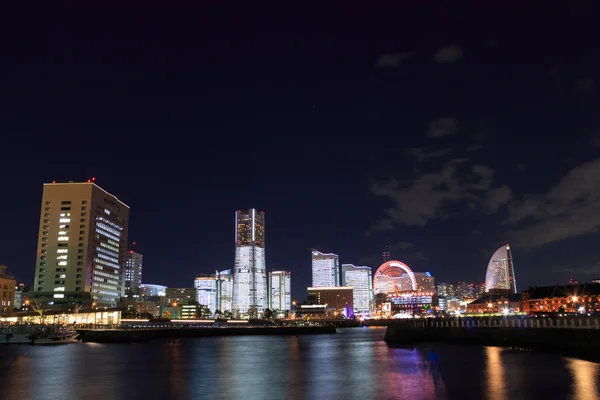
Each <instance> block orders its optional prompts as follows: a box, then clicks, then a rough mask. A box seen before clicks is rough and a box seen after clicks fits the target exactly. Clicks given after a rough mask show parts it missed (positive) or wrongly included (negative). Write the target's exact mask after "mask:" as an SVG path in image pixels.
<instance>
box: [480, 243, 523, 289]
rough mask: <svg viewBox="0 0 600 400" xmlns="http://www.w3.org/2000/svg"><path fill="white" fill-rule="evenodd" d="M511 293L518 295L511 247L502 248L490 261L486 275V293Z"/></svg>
mask: <svg viewBox="0 0 600 400" xmlns="http://www.w3.org/2000/svg"><path fill="white" fill-rule="evenodd" d="M490 290H491V291H498V290H502V291H509V292H510V293H517V281H516V279H515V267H514V265H513V258H512V253H511V251H510V246H509V245H508V244H506V245H505V246H502V247H500V248H499V249H498V250H496V252H495V253H494V255H493V256H492V259H491V260H490V262H489V264H488V267H487V272H486V274H485V291H486V292H489V291H490Z"/></svg>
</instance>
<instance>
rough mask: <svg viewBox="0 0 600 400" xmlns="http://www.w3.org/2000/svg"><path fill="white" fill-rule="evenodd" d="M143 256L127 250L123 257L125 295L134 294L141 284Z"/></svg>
mask: <svg viewBox="0 0 600 400" xmlns="http://www.w3.org/2000/svg"><path fill="white" fill-rule="evenodd" d="M143 260H144V256H143V255H141V254H140V253H136V252H135V251H133V250H129V252H127V253H126V256H125V293H127V294H129V293H132V292H135V291H136V290H137V289H139V288H140V286H141V284H142V264H143Z"/></svg>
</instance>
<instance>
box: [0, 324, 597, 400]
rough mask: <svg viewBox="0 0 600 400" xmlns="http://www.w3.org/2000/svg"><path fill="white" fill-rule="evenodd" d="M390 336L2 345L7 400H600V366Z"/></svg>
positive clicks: (358, 331) (1, 377) (362, 332)
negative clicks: (396, 340)
mask: <svg viewBox="0 0 600 400" xmlns="http://www.w3.org/2000/svg"><path fill="white" fill-rule="evenodd" d="M384 333H385V328H352V329H342V330H339V333H338V334H336V335H315V336H300V337H285V336H277V337H268V336H255V337H252V336H240V337H223V338H207V339H188V340H173V341H156V342H149V343H139V344H127V345H123V344H106V345H104V344H94V343H77V344H70V345H63V346H55V347H39V346H37V347H34V346H15V345H11V346H6V345H4V346H0V399H2V400H9V399H10V400H13V399H15V400H29V399H44V400H54V399H60V400H67V399H84V400H95V399H102V400H109V399H127V400H134V399H161V400H162V399H311V400H312V399H327V400H328V399H360V400H366V399H461V400H462V399H494V400H501V399H542V400H545V399H548V400H555V399H556V400H558V399H582V400H593V399H598V398H600V396H599V391H598V378H599V373H600V364H595V363H590V362H587V361H581V360H575V359H567V358H560V357H554V356H548V355H543V354H537V353H532V352H521V351H509V350H503V349H501V348H497V347H476V346H449V345H430V346H424V347H419V348H417V349H395V348H390V347H388V346H387V345H386V344H385V343H384V342H383V340H382V339H383V335H384Z"/></svg>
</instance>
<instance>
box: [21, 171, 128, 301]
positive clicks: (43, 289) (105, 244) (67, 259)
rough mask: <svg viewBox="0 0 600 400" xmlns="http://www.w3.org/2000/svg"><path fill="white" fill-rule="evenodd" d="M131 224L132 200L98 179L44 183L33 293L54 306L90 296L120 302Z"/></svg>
mask: <svg viewBox="0 0 600 400" xmlns="http://www.w3.org/2000/svg"><path fill="white" fill-rule="evenodd" d="M128 225H129V206H127V205H126V204H125V203H123V202H122V201H120V200H119V199H117V197H115V196H113V195H112V194H110V193H108V192H106V191H105V190H104V189H102V188H101V187H99V186H97V185H96V184H95V183H93V182H84V183H75V182H69V183H47V184H44V189H43V195H42V206H41V215H40V229H39V238H38V248H37V258H36V271H35V280H34V282H35V283H34V288H33V289H34V291H35V292H34V293H33V294H32V297H35V298H36V299H38V300H40V301H42V302H44V303H46V304H48V305H50V306H69V305H72V304H74V303H80V302H82V301H83V299H85V298H86V297H88V298H90V299H91V301H93V302H94V303H96V306H98V307H116V306H117V304H118V302H119V298H120V297H121V296H123V295H124V293H125V271H124V268H123V266H124V265H125V256H126V253H127V231H128ZM85 293H88V294H89V296H85Z"/></svg>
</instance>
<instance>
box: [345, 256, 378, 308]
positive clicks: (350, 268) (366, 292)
mask: <svg viewBox="0 0 600 400" xmlns="http://www.w3.org/2000/svg"><path fill="white" fill-rule="evenodd" d="M342 286H346V287H351V288H352V290H353V296H354V297H353V299H354V301H353V303H354V312H355V313H369V312H371V309H372V308H373V279H372V274H371V268H370V267H357V266H356V265H354V264H342Z"/></svg>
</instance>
